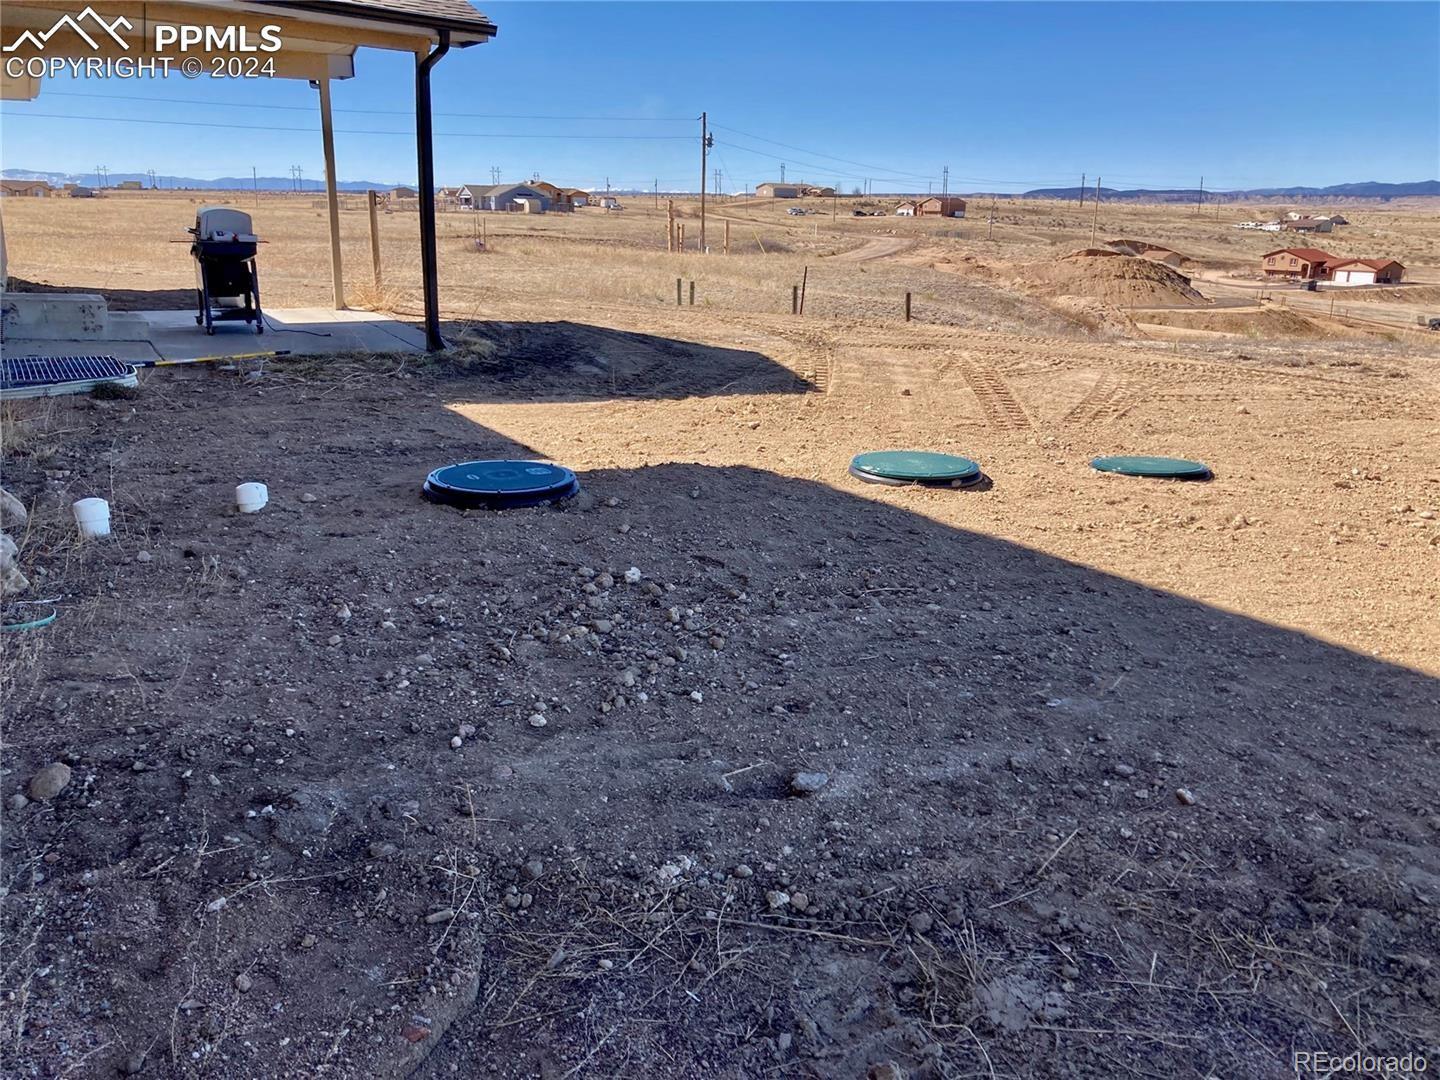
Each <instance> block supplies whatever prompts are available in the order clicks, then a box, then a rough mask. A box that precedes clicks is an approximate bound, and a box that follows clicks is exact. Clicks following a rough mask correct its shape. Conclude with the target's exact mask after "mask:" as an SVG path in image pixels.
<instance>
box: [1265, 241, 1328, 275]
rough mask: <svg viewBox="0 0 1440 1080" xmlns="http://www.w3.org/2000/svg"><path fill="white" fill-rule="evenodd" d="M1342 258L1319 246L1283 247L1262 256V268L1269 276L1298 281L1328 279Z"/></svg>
mask: <svg viewBox="0 0 1440 1080" xmlns="http://www.w3.org/2000/svg"><path fill="white" fill-rule="evenodd" d="M1340 261H1341V260H1340V259H1339V258H1338V257H1337V256H1335V255H1331V254H1330V253H1329V252H1328V251H1321V250H1320V249H1319V248H1303V247H1302V248H1281V249H1280V250H1279V251H1267V252H1266V253H1265V254H1264V255H1262V256H1261V257H1260V269H1261V270H1263V271H1264V273H1265V276H1266V277H1267V278H1293V279H1295V280H1297V281H1328V280H1329V278H1330V267H1331V266H1333V265H1334V264H1335V263H1337V262H1340Z"/></svg>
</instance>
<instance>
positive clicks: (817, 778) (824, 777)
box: [790, 772, 830, 795]
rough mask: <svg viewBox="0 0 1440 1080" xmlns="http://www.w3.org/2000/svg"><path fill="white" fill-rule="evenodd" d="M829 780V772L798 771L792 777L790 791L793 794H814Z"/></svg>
mask: <svg viewBox="0 0 1440 1080" xmlns="http://www.w3.org/2000/svg"><path fill="white" fill-rule="evenodd" d="M829 782H830V774H829V773H823V772H797V773H796V774H795V775H794V776H792V777H790V793H791V794H792V795H814V794H815V793H816V792H817V791H819V790H820V789H821V788H823V787H824V786H825V785H826V784H828V783H829Z"/></svg>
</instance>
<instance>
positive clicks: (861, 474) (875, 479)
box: [850, 465, 985, 488]
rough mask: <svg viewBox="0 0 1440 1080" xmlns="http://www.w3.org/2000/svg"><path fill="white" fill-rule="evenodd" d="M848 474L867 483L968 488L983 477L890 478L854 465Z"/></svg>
mask: <svg viewBox="0 0 1440 1080" xmlns="http://www.w3.org/2000/svg"><path fill="white" fill-rule="evenodd" d="M850 475H851V476H853V477H855V479H856V480H863V481H864V482H865V483H867V484H886V485H888V486H889V487H917V486H918V487H933V488H968V487H974V486H975V485H976V484H978V483H980V481H981V480H983V479H985V476H984V474H983V473H978V472H977V473H975V474H973V475H971V476H962V477H960V478H959V479H957V480H892V479H891V478H890V477H888V476H877V475H876V474H875V473H869V472H866V471H865V470H863V469H857V468H856V467H855V466H854V465H851V466H850Z"/></svg>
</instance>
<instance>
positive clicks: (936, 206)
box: [915, 195, 965, 217]
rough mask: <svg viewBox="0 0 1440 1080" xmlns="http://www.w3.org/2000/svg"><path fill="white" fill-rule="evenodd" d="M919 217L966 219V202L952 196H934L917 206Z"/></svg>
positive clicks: (921, 201) (916, 210) (923, 200)
mask: <svg viewBox="0 0 1440 1080" xmlns="http://www.w3.org/2000/svg"><path fill="white" fill-rule="evenodd" d="M915 213H916V215H917V216H919V217H964V216H965V200H964V199H957V198H955V197H954V196H953V195H952V196H944V195H932V196H931V197H930V198H928V199H922V200H920V202H918V203H916V204H915Z"/></svg>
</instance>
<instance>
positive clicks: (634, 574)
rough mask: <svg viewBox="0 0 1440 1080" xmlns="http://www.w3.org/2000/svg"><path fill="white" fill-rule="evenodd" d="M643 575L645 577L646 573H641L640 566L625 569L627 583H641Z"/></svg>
mask: <svg viewBox="0 0 1440 1080" xmlns="http://www.w3.org/2000/svg"><path fill="white" fill-rule="evenodd" d="M642 577H644V575H643V574H641V573H640V568H639V567H638V566H632V567H630V569H629V570H626V571H625V582H626V584H629V585H639V584H640V579H641V578H642Z"/></svg>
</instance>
